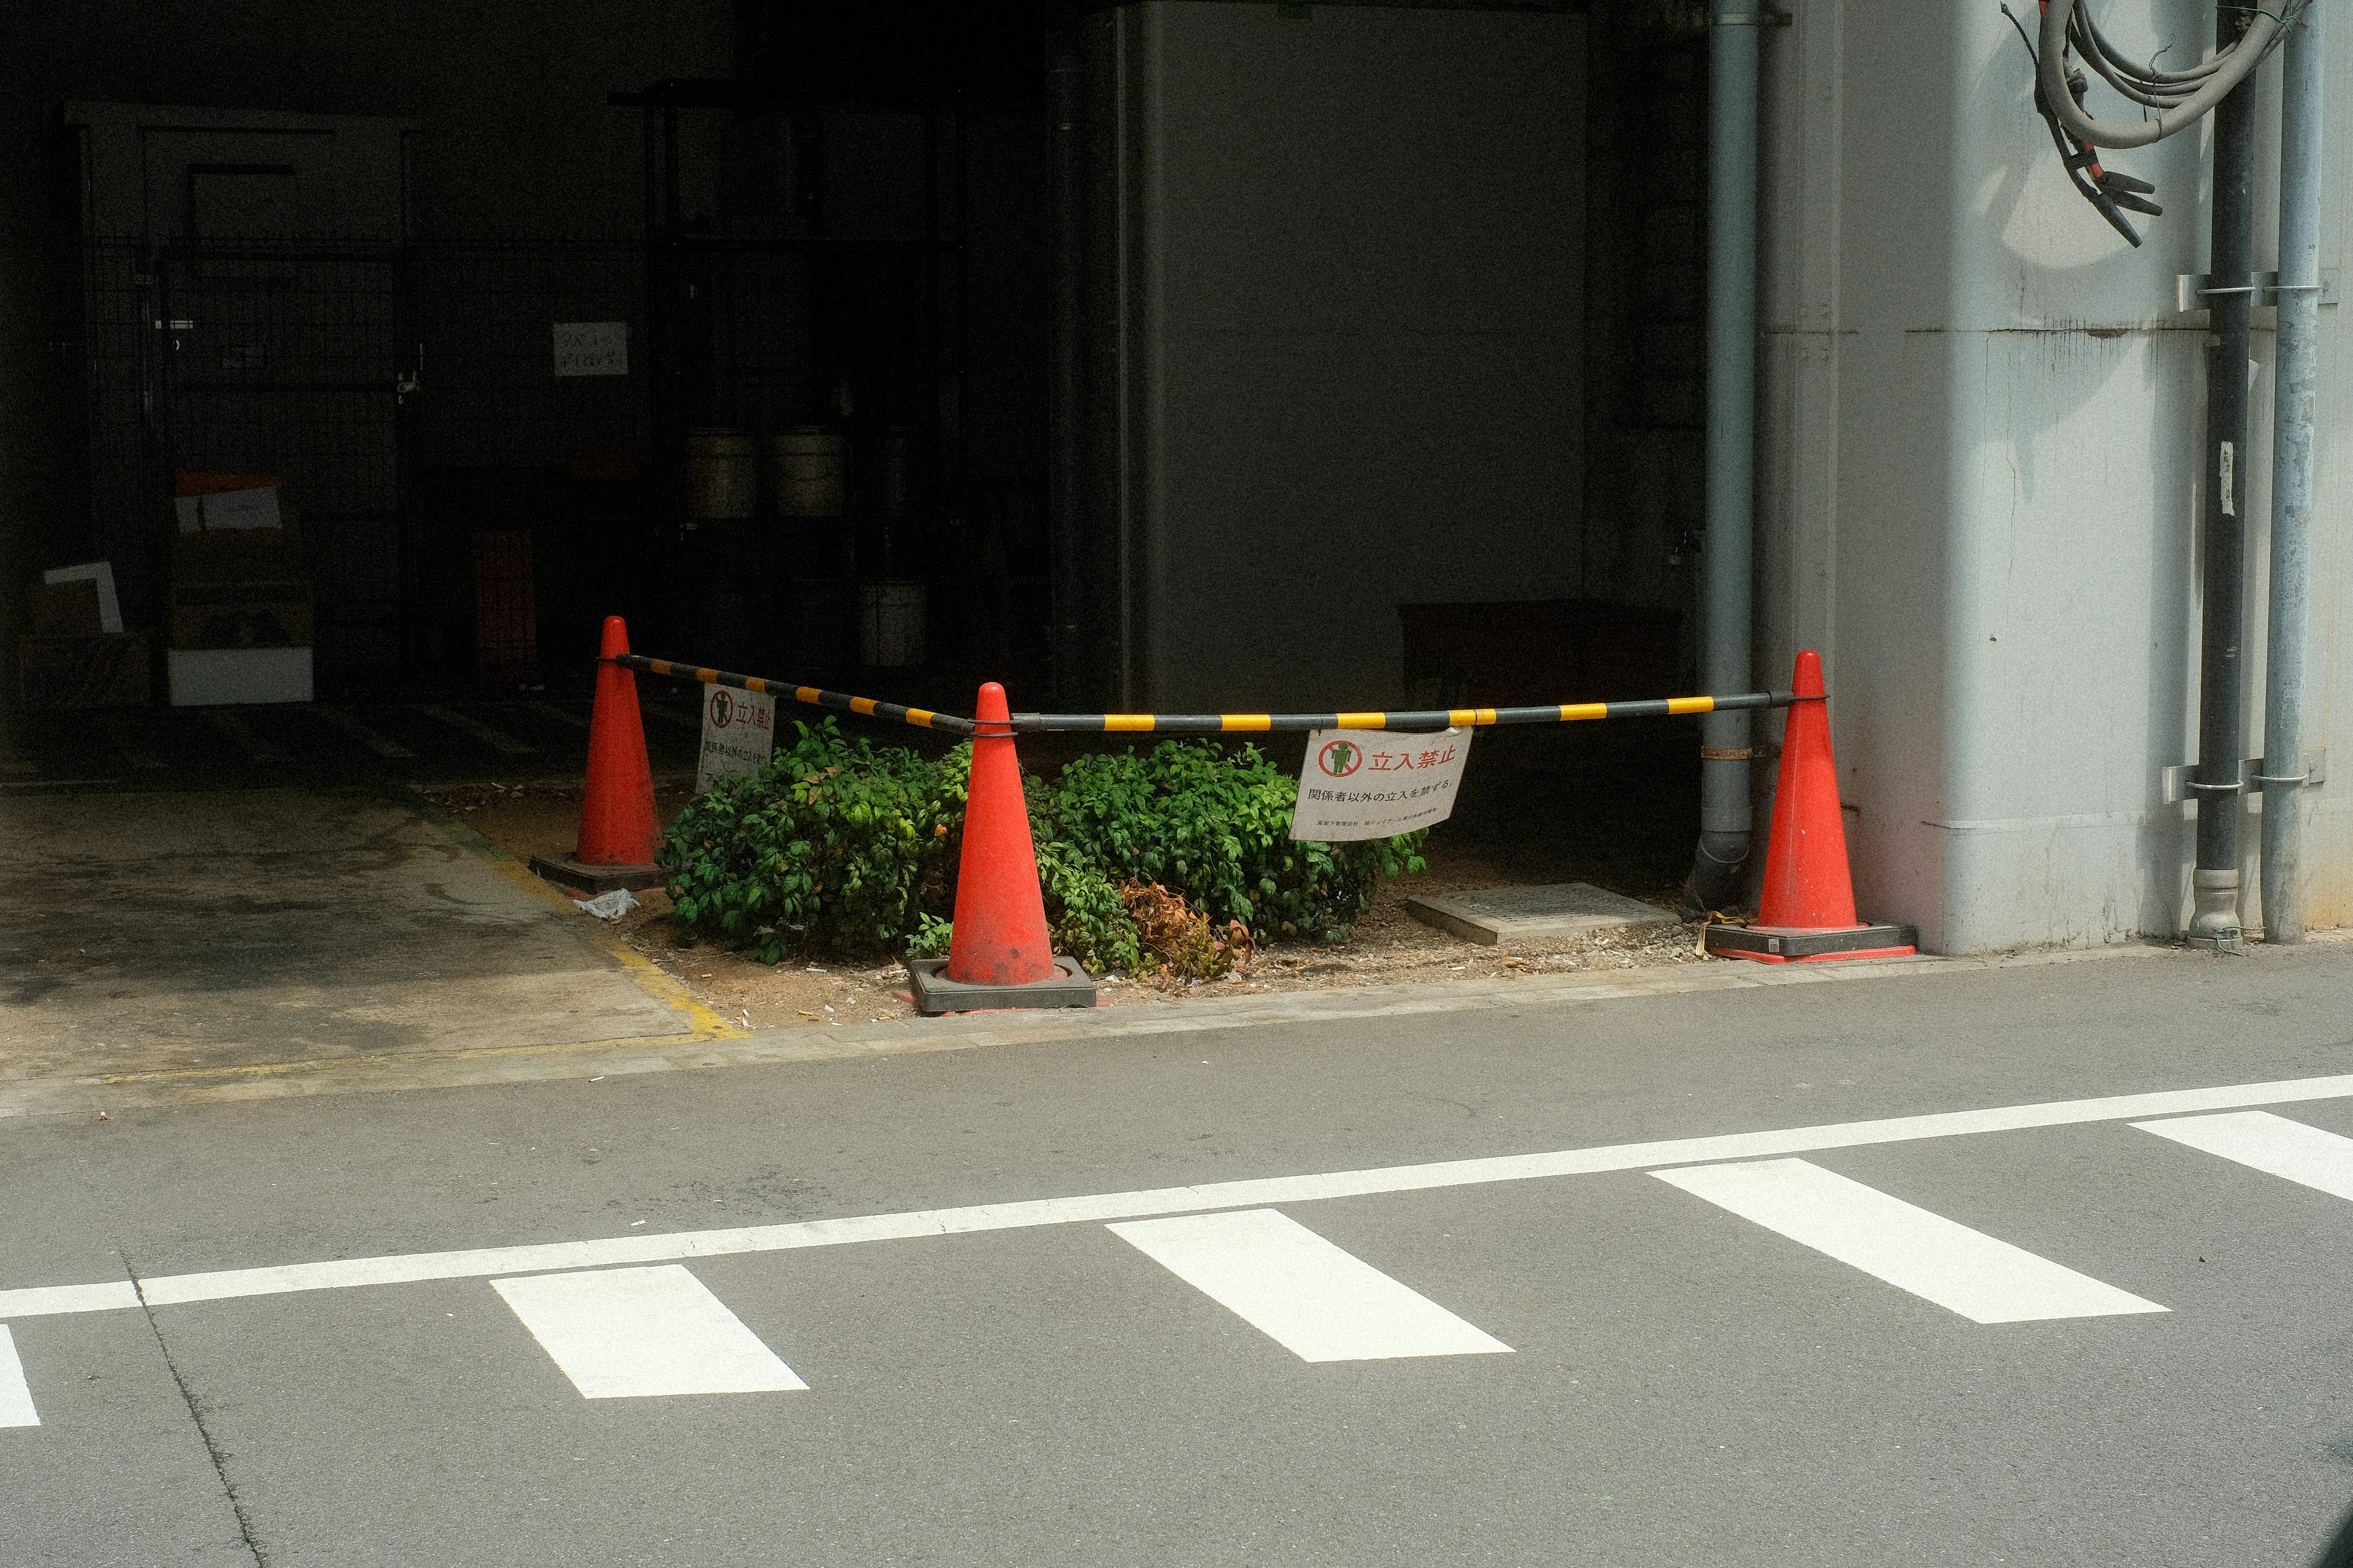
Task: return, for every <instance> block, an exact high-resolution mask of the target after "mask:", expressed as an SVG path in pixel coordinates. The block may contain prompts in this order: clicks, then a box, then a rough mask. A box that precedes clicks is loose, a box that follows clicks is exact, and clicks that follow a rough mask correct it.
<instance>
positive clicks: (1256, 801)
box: [1030, 741, 1429, 942]
mask: <svg viewBox="0 0 2353 1568" xmlns="http://www.w3.org/2000/svg"><path fill="white" fill-rule="evenodd" d="M1298 794H1299V785H1298V781H1297V780H1295V779H1293V778H1292V777H1291V776H1290V775H1289V774H1287V773H1282V771H1280V770H1279V769H1277V768H1276V767H1275V766H1274V765H1273V764H1272V763H1269V762H1268V761H1267V760H1266V759H1265V757H1263V756H1262V755H1261V754H1260V752H1259V750H1258V748H1257V747H1256V746H1253V745H1244V746H1243V747H1242V748H1241V750H1240V752H1239V753H1238V754H1236V755H1232V756H1229V755H1227V754H1226V752H1224V751H1223V750H1222V749H1221V748H1220V747H1219V746H1218V745H1217V744H1216V743H1215V742H1210V741H1191V742H1180V741H1163V742H1160V744H1159V745H1157V746H1155V747H1154V748H1153V749H1152V751H1151V752H1148V753H1146V754H1144V755H1140V756H1139V755H1138V754H1137V753H1135V752H1133V751H1130V752H1126V753H1124V755H1118V756H1109V755H1103V756H1091V757H1081V758H1079V759H1077V760H1076V761H1074V762H1072V763H1070V764H1069V765H1068V766H1066V767H1064V768H1063V770H1062V776H1061V778H1060V782H1059V784H1057V786H1056V787H1055V788H1054V789H1053V790H1051V791H1050V792H1046V798H1044V799H1042V800H1040V799H1039V798H1036V797H1034V796H1033V798H1032V800H1031V803H1030V814H1031V816H1032V818H1033V820H1036V819H1039V818H1043V819H1044V820H1043V821H1042V822H1041V824H1040V826H1041V827H1042V828H1043V829H1044V830H1045V831H1044V833H1043V834H1042V835H1041V836H1043V837H1053V838H1055V839H1057V840H1059V841H1060V842H1061V843H1064V844H1066V845H1068V846H1069V847H1071V849H1073V850H1075V851H1076V852H1077V853H1078V854H1079V855H1081V856H1082V857H1083V858H1086V859H1088V860H1091V861H1092V862H1093V863H1094V864H1096V865H1099V866H1101V867H1102V868H1103V870H1104V873H1105V875H1106V876H1107V877H1108V878H1109V879H1111V880H1113V881H1115V882H1130V881H1133V882H1158V883H1160V884H1161V885H1162V886H1164V887H1166V888H1167V889H1169V890H1170V891H1171V892H1175V893H1177V894H1180V895H1182V896H1183V898H1184V899H1185V901H1186V902H1187V903H1188V904H1190V905H1191V906H1192V907H1193V908H1194V909H1196V910H1199V911H1201V912H1202V913H1203V914H1205V915H1207V916H1208V918H1209V921H1210V922H1211V923H1212V924H1214V925H1219V926H1222V925H1224V924H1225V922H1227V921H1241V922H1242V924H1243V925H1245V926H1247V927H1249V928H1250V933H1251V934H1252V935H1253V936H1255V937H1257V938H1259V939H1260V940H1261V941H1271V940H1274V939H1276V938H1279V937H1289V938H1293V939H1294V940H1320V941H1327V942H1341V941H1345V939H1346V937H1347V934H1348V928H1349V927H1350V926H1351V925H1352V924H1354V923H1355V921H1356V918H1357V917H1358V916H1360V915H1362V914H1363V913H1364V912H1365V910H1367V909H1369V908H1371V907H1372V901H1373V889H1374V886H1375V882H1376V878H1377V877H1380V876H1392V877H1393V876H1398V875H1400V874H1403V873H1407V872H1417V871H1419V870H1421V869H1422V866H1423V861H1422V858H1421V847H1422V845H1423V844H1424V843H1425V842H1426V841H1427V839H1428V837H1429V835H1428V833H1427V832H1426V831H1425V832H1421V833H1412V834H1406V835H1403V836H1401V837H1396V838H1386V839H1371V840H1367V841H1366V842H1364V843H1360V844H1316V843H1303V842H1300V841H1297V840H1294V839H1293V838H1292V837H1291V808H1292V806H1293V804H1294V803H1295V802H1296V800H1297V799H1298Z"/></svg>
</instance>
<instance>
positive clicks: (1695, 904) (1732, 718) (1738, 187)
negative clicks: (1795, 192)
mask: <svg viewBox="0 0 2353 1568" xmlns="http://www.w3.org/2000/svg"><path fill="white" fill-rule="evenodd" d="M1762 20H1763V17H1762V16H1760V15H1759V14H1757V12H1756V11H1754V10H1753V9H1752V10H1747V11H1740V10H1733V9H1726V10H1724V11H1722V12H1720V13H1719V14H1718V15H1717V16H1716V17H1715V26H1714V28H1713V29H1712V30H1711V31H1710V33H1709V35H1708V121H1709V124H1708V190H1707V538H1706V542H1705V544H1704V546H1703V547H1702V550H1701V553H1700V566H1701V593H1702V595H1703V598H1702V604H1701V606H1700V635H1701V638H1702V642H1701V650H1700V684H1701V686H1702V687H1704V689H1707V690H1710V691H1743V690H1746V689H1747V688H1748V684H1749V679H1748V664H1749V660H1748V653H1749V648H1748V640H1749V593H1750V573H1751V570H1752V567H1751V563H1750V555H1751V544H1750V539H1751V534H1752V531H1753V528H1754V514H1755V509H1756V435H1757V52H1758V50H1757V26H1758V24H1759V23H1760V22H1761V21H1762ZM1750 734H1751V730H1750V725H1749V720H1748V715H1747V713H1746V712H1745V711H1737V712H1730V713H1714V714H1710V715H1709V716H1708V717H1707V718H1705V719H1704V720H1702V721H1701V723H1700V759H1701V760H1700V808H1699V826H1700V835H1699V847H1698V851H1697V853H1695V854H1694V856H1693V858H1692V873H1691V880H1690V881H1689V882H1688V883H1687V884H1686V885H1685V887H1684V893H1683V898H1684V903H1685V905H1686V912H1688V913H1690V914H1692V915H1694V916H1697V915H1698V914H1700V913H1703V912H1704V911H1706V910H1717V909H1725V908H1727V907H1730V906H1732V905H1734V904H1736V903H1738V902H1739V901H1740V898H1741V894H1742V891H1743V886H1742V884H1743V872H1744V871H1745V870H1746V867H1747V864H1748V840H1749V810H1748V759H1749V755H1750V749H1749V745H1750V742H1749V738H1750Z"/></svg>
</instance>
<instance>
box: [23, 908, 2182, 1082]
mask: <svg viewBox="0 0 2353 1568" xmlns="http://www.w3.org/2000/svg"><path fill="white" fill-rule="evenodd" d="M2128 958H2137V959H2147V960H2152V961H2158V962H2165V963H2197V962H2214V960H2213V959H2212V957H2211V955H2209V954H2203V953H2193V952H2189V951H2188V950H2187V949H2184V948H2180V947H2166V946H2156V945H2128V946H2118V947H2107V948H2071V949H2055V950H2047V951H2042V952H2022V953H2004V954H1997V955H1994V956H1990V957H1985V958H1939V957H1915V958H1891V959H1875V960H1866V961H1861V962H1856V963H1810V964H1757V963H1690V964H1680V963H1679V964H1667V965H1661V966H1658V967H1656V968H1650V969H1624V970H1614V971H1604V972H1588V973H1575V974H1558V975H1552V974H1546V975H1530V976H1528V977H1527V978H1525V979H1522V980H1508V981H1489V980H1478V981H1451V982H1449V981H1440V982H1435V983H1432V982H1414V983H1410V984H1393V985H1367V986H1361V987H1356V988H1350V989H1337V988H1335V989H1333V990H1328V991H1304V992H1285V993H1278V994H1256V995H1239V996H1214V997H1198V998H1191V999H1188V1000H1187V1001H1184V1002H1181V1003H1171V1002H1147V1003H1137V1004H1133V1005H1124V1006H1119V1007H1098V1008H1094V1009H1092V1010H1089V1011H1083V1012H1082V1011H1077V1010H1064V1011H1055V1012H1040V1013H1034V1014H1019V1013H1000V1014H965V1015H952V1016H946V1017H939V1018H921V1017H918V1018H908V1019H902V1020H897V1021H894V1022H891V1023H885V1024H845V1025H834V1026H826V1027H822V1028H819V1027H816V1026H795V1027H784V1028H765V1029H754V1030H753V1031H751V1032H750V1033H748V1034H744V1033H735V1034H732V1035H728V1036H721V1037H702V1038H695V1037H672V1038H667V1039H644V1040H612V1041H602V1042H594V1043H588V1044H571V1045H542V1046H516V1047H484V1048H482V1049H479V1050H468V1051H436V1052H418V1053H414V1054H409V1055H387V1056H380V1057H358V1058H336V1059H332V1060H323V1061H294V1062H281V1063H274V1064H269V1065H268V1066H263V1067H248V1068H229V1069H225V1070H221V1071H215V1072H206V1071H193V1072H183V1073H159V1074H148V1075H124V1076H122V1077H120V1078H114V1079H105V1078H80V1079H33V1080H20V1081H18V1082H16V1083H8V1084H0V1120H8V1119H18V1118H25V1117H36V1116H82V1117H90V1116H94V1115H96V1114H97V1113H98V1112H99V1111H100V1110H109V1111H112V1110H132V1109H140V1108H146V1107H158V1106H179V1105H204V1104H217V1103H222V1102H226V1101H237V1100H283V1099H300V1098H305V1097H308V1096H311V1095H321V1094H360V1093H370V1092H375V1091H379V1090H385V1089H454V1088H461V1087H471V1086H477V1085H483V1084H514V1083H536V1082H545V1081H550V1080H554V1079H590V1078H599V1077H612V1076H617V1075H621V1074H625V1073H648V1072H673V1071H681V1070H684V1069H687V1068H723V1067H761V1066H774V1065H778V1064H783V1063H788V1062H807V1061H839V1060H845V1059H851V1058H866V1057H878V1056H895V1055H904V1054H909V1053H913V1052H923V1051H960V1050H972V1049H976V1048H979V1047H987V1046H1018V1045H1042V1044H1049V1043H1053V1042H1058V1041H1070V1040H1086V1039H1119V1038H1127V1037H1136V1036H1148V1035H1181V1034H1199V1033H1208V1032H1215V1031H1222V1030H1227V1029H1245V1028H1257V1027H1264V1026H1275V1025H1282V1024H1307V1023H1329V1022H1335V1021H1339V1020H1345V1019H1351V1018H1381V1017H1400V1016H1409V1015H1431V1014H1452V1013H1473V1012H1482V1011H1489V1010H1493V1009H1496V1008H1504V1007H1514V1008H1526V1007H1567V1006H1576V1005H1582V1004H1587V1003H1594V1002H1609V1001H1621V1000H1627V999H1630V998H1635V997H1643V996H1670V995H1681V994H1689V993H1694V992H1706V991H1744V990H1757V989H1764V988H1769V987H1774V986H1785V985H1826V984H1853V983H1857V982H1862V981H1868V980H1886V979H1896V978H1901V977H1905V976H1929V975H1952V974H1967V973H1984V972H1988V971H1992V970H2003V969H2021V968H2038V967H2047V966H2050V965H2054V964H2066V963H2087V962H2094V961H2103V960H2116V959H2128Z"/></svg>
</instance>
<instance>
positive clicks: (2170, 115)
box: [2036, 0, 2317, 147]
mask: <svg viewBox="0 0 2353 1568" xmlns="http://www.w3.org/2000/svg"><path fill="white" fill-rule="evenodd" d="M2274 3H2275V4H2276V5H2279V6H2280V9H2278V10H2277V11H2268V10H2264V9H2263V8H2261V7H2260V6H2253V5H2226V6H2224V7H2223V8H2224V9H2225V10H2232V11H2244V12H2247V13H2248V14H2249V20H2248V23H2247V26H2246V28H2245V30H2244V31H2242V33H2241V34H2240V35H2239V37H2237V39H2236V40H2234V41H2233V42H2232V44H2231V45H2230V47H2227V48H2222V49H2218V50H2216V51H2215V53H2214V55H2213V57H2212V58H2210V59H2207V60H2205V61H2203V62H2201V63H2200V64H2198V65H2196V66H2192V67H2191V68H2189V69H2187V70H2179V71H2166V70H2158V68H2156V67H2155V65H2154V64H2150V65H2137V64H2135V63H2133V62H2132V61H2131V60H2128V59H2126V58H2125V57H2124V55H2123V53H2122V52H2121V51H2120V50H2118V49H2117V48H2116V45H2114V44H2113V43H2111V42H2110V41H2109V40H2108V37H2107V36H2106V35H2105V34H2104V33H2102V32H2101V31H2100V28H2099V25H2098V24H2097V23H2095V22H2094V21H2093V20H2092V16H2091V13H2090V11H2089V10H2088V9H2087V8H2086V7H2085V6H2084V5H2082V3H2081V0H2049V4H2048V5H2045V6H2044V7H2043V9H2042V47H2041V48H2040V49H2038V50H2037V51H2036V57H2037V58H2036V69H2037V70H2038V72H2039V73H2040V77H2041V82H2042V95H2043V97H2044V99H2046V100H2048V101H2049V103H2050V105H2051V108H2052V111H2053V112H2054V113H2055V114H2056V115H2057V116H2058V119H2059V122H2060V124H2061V125H2063V126H2064V127H2065V128H2066V130H2067V132H2068V133H2069V134H2070V135H2072V136H2073V137H2074V138H2075V139H2076V140H2077V141H2079V142H2085V143H2088V144H2089V145H2091V146H2094V147H2146V146H2147V145H2148V144H2149V143H2151V142H2160V141H2162V140H2164V139H2165V138H2166V137H2168V136H2170V135H2172V134H2173V133H2174V132H2177V131H2180V130H2184V129H2186V128H2188V127H2189V126H2190V125H2192V124H2195V123H2196V122H2197V121H2198V119H2199V118H2200V116H2201V115H2203V114H2205V113H2206V111H2207V110H2211V109H2212V108H2213V107H2214V106H2215V105H2216V104H2218V103H2220V102H2221V101H2222V100H2223V99H2225V98H2227V97H2229V96H2230V93H2231V89H2232V88H2235V87H2237V86H2238V85H2239V83H2241V82H2242V81H2243V80H2245V79H2246V78H2247V75H2248V73H2249V72H2251V71H2253V69H2254V68H2256V67H2257V66H2259V65H2261V64H2263V59H2264V58H2265V57H2266V56H2268V55H2269V54H2270V53H2271V52H2272V51H2273V50H2274V49H2275V48H2277V47H2279V44H2280V40H2281V38H2282V37H2284V35H2285V34H2286V31H2287V29H2288V28H2289V27H2292V26H2295V24H2296V21H2297V19H2298V18H2299V17H2301V16H2303V15H2304V12H2305V9H2306V6H2309V5H2315V4H2316V3H2317V0H2274ZM2070 49H2073V51H2074V52H2075V53H2076V54H2078V55H2081V56H2082V57H2083V58H2084V64H2085V65H2087V66H2089V67H2091V68H2092V69H2093V70H2094V72H2096V73H2097V74H2098V75H2099V78H2100V79H2101V80H2103V81H2105V82H2106V83H2107V84H2108V85H2109V86H2110V87H2112V88H2115V89H2116V90H2117V91H2118V92H2120V93H2122V94H2123V95H2124V96H2125V97H2126V98H2128V99H2130V100H2132V101H2133V102H2135V103H2137V104H2139V105H2141V106H2142V107H2143V108H2144V109H2153V110H2157V112H2156V113H2155V114H2154V115H2152V116H2150V117H2149V118H2147V119H2146V120H2141V121H2134V122H2130V123H2126V124H2123V125H2110V124H2108V123H2106V122H2105V121H2098V120H2094V119H2093V118H2092V117H2091V116H2090V115H2089V114H2087V113H2085V112H2084V108H2083V106H2082V105H2081V104H2080V103H2078V102H2077V101H2076V100H2075V95H2074V94H2073V92H2071V91H2069V90H2068V82H2067V58H2066V57H2067V53H2068V51H2069V50H2070Z"/></svg>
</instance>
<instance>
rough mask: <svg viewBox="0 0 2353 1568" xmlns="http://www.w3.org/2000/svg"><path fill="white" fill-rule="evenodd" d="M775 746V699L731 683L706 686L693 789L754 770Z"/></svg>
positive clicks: (706, 787)
mask: <svg viewBox="0 0 2353 1568" xmlns="http://www.w3.org/2000/svg"><path fill="white" fill-rule="evenodd" d="M775 750H776V699H775V698H773V697H768V696H764V695H762V694H761V693H759V692H757V691H738V690H736V689H734V688H733V687H732V686H712V687H707V688H705V689H704V690H703V694H702V762H701V763H699V764H698V765H697V766H696V768H695V770H694V793H695V794H697V795H702V794H703V793H705V792H706V791H708V790H709V789H710V788H711V786H712V784H713V783H714V782H715V781H717V780H719V779H723V778H728V777H732V776H733V775H736V774H739V773H758V772H759V771H760V770H761V769H762V768H765V767H766V766H767V765H768V754H769V753H770V752H773V751H775Z"/></svg>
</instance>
